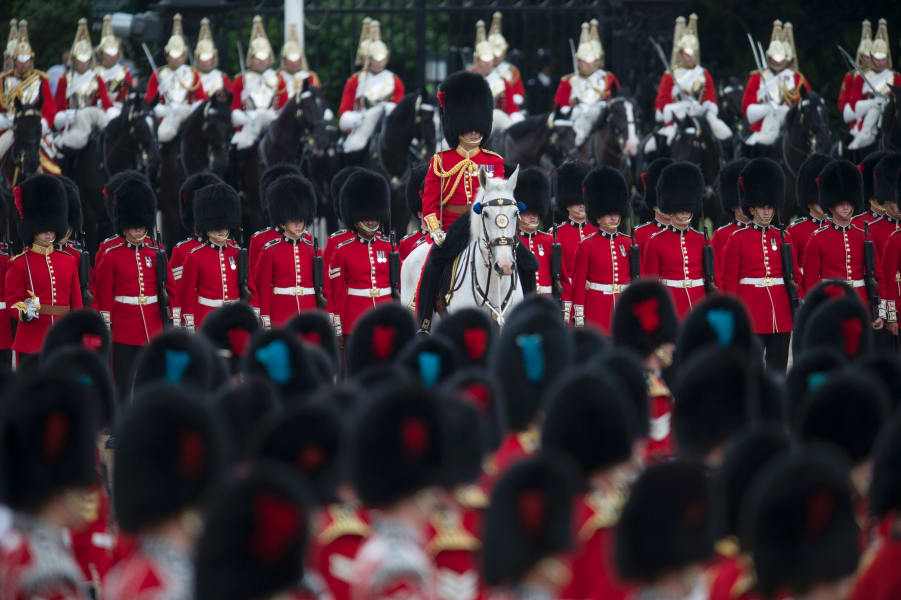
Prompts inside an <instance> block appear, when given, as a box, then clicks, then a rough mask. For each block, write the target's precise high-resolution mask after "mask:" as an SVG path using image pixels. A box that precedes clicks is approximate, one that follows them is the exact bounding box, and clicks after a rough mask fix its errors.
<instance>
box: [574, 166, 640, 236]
mask: <svg viewBox="0 0 901 600" xmlns="http://www.w3.org/2000/svg"><path fill="white" fill-rule="evenodd" d="M582 186H583V189H584V190H585V212H586V213H587V216H588V222H589V223H591V224H592V225H597V223H598V219H600V218H601V217H603V216H604V215H613V214H616V215H620V216H621V217H623V218H625V217H626V215H628V213H629V192H628V190H627V189H626V179H625V178H624V177H623V174H622V173H621V172H620V170H619V169H614V168H613V167H607V166H602V167H595V168H594V169H592V170H591V171H590V172H589V173H588V175H586V176H585V180H584V181H583V182H582Z"/></svg>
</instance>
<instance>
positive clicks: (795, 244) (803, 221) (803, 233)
mask: <svg viewBox="0 0 901 600" xmlns="http://www.w3.org/2000/svg"><path fill="white" fill-rule="evenodd" d="M826 223H827V221H826V219H823V220H822V221H817V220H816V219H813V218H811V217H802V218H800V219H797V220H796V221H793V222H792V224H791V225H789V226H788V227H786V228H785V232H786V233H789V234H791V236H792V250H793V252H792V254H794V255H795V258H796V259H797V261H798V265H799V266H800V267H801V269H802V270H803V269H804V250H805V249H806V248H807V242H808V241H810V236H812V235H813V232H814V231H816V230H817V229H819V228H820V227H822V226H823V225H825V224H826ZM801 272H802V271H798V273H799V274H800V273H801ZM800 279H801V278H800V277H799V278H798V280H799V281H800Z"/></svg>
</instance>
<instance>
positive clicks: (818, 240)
mask: <svg viewBox="0 0 901 600" xmlns="http://www.w3.org/2000/svg"><path fill="white" fill-rule="evenodd" d="M864 241H865V240H864V232H863V231H861V230H860V229H858V228H857V227H854V226H853V225H850V226H848V227H839V226H837V225H835V223H830V224H829V225H827V226H825V227H821V228H820V229H817V230H816V232H814V234H813V235H812V236H810V240H809V241H808V242H807V247H806V248H805V249H804V278H803V285H802V286H801V287H802V288H803V289H804V290H805V291H806V290H809V289H811V288H812V287H813V286H815V285H816V284H817V282H819V281H820V280H822V279H841V280H843V281H845V282H847V283H848V284H849V285H852V286H853V287H854V290H855V291H856V292H857V294H858V296H860V299H861V301H862V302H863V303H864V305H868V299H867V289H866V287H865V286H864V281H863V277H864V263H863V252H864V250H863V243H864ZM880 264H881V263H880V260H879V249H878V248H877V249H876V280H877V282H878V284H879V290H880V291H881V290H882V289H883V287H884V286H883V284H882V271H881V268H880Z"/></svg>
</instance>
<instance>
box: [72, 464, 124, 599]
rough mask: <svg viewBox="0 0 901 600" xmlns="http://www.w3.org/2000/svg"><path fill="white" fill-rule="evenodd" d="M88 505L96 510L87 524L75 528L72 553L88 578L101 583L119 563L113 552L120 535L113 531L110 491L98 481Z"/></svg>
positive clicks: (86, 504)
mask: <svg viewBox="0 0 901 600" xmlns="http://www.w3.org/2000/svg"><path fill="white" fill-rule="evenodd" d="M85 506H86V507H89V508H90V509H91V510H92V514H90V515H82V516H85V517H87V518H86V519H85V521H86V522H85V524H84V525H83V526H82V527H80V528H79V529H76V530H73V531H71V532H70V533H71V537H72V552H73V553H74V554H75V560H76V561H77V562H78V566H79V567H81V571H82V573H83V575H84V578H85V580H86V581H90V582H93V583H96V584H98V585H99V583H100V581H102V580H103V577H104V576H105V575H106V573H107V571H109V570H110V568H112V566H113V565H114V564H115V559H116V557H115V556H114V554H113V551H114V549H115V545H116V544H115V542H116V538H115V536H113V535H112V534H111V533H110V501H109V497H108V496H107V495H106V490H105V489H104V487H103V485H101V484H100V483H99V482H98V483H95V484H94V486H93V488H92V489H91V493H90V495H89V497H88V502H86V503H85Z"/></svg>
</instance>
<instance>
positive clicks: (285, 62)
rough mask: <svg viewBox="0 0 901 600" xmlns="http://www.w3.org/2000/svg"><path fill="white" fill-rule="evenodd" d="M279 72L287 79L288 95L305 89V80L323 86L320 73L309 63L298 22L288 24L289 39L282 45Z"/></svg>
mask: <svg viewBox="0 0 901 600" xmlns="http://www.w3.org/2000/svg"><path fill="white" fill-rule="evenodd" d="M278 74H279V75H281V77H282V79H284V80H285V85H287V86H288V96H289V97H290V96H294V95H295V94H296V93H298V92H299V91H300V90H302V89H303V83H304V81H305V80H307V79H309V80H310V85H312V86H314V87H321V84H320V83H319V75H317V74H316V71H311V70H310V65H309V64H308V63H307V56H306V54H304V51H303V46H301V44H300V35H299V34H298V33H297V24H296V23H291V24H290V25H289V26H288V39H287V40H285V44H284V45H283V46H282V66H281V68H280V69H279V70H278Z"/></svg>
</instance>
